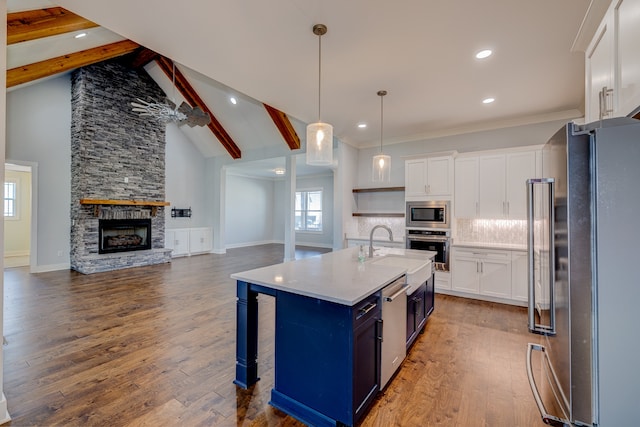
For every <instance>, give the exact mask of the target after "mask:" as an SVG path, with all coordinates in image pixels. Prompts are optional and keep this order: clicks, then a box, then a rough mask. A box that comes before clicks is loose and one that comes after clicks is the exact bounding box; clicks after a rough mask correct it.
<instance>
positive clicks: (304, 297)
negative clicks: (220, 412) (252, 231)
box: [231, 248, 435, 426]
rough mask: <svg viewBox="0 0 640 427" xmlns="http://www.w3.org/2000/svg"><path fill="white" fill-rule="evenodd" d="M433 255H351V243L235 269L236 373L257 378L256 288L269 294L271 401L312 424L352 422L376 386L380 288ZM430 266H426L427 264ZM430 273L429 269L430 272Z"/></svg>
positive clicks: (247, 380)
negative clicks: (406, 263) (407, 263)
mask: <svg viewBox="0 0 640 427" xmlns="http://www.w3.org/2000/svg"><path fill="white" fill-rule="evenodd" d="M434 255H435V253H433V252H427V251H417V250H410V249H396V248H381V249H379V250H377V251H376V256H374V257H373V258H372V259H367V260H366V261H365V262H359V261H358V248H348V249H343V250H339V251H335V252H331V253H327V254H324V255H321V256H316V257H311V258H306V259H302V260H297V261H290V262H285V263H282V264H277V265H272V266H268V267H264V268H259V269H255V270H250V271H245V272H241V273H235V274H233V275H232V276H231V277H232V278H234V279H236V280H237V296H238V300H237V340H236V379H235V381H234V383H235V384H236V385H238V386H240V387H243V388H248V387H250V386H252V385H253V384H255V383H256V382H257V381H258V380H259V378H258V362H257V343H258V300H257V296H258V294H259V293H262V294H267V295H271V296H273V297H275V304H276V319H275V381H274V388H273V389H272V391H271V401H270V402H269V403H270V404H271V405H272V406H274V407H276V408H278V409H281V410H282V411H284V412H286V413H288V414H290V415H291V416H293V417H295V418H297V419H299V420H300V421H302V422H304V423H306V424H309V425H314V426H335V425H349V426H351V425H354V424H355V423H357V422H358V421H359V420H360V419H361V418H362V416H363V415H364V414H365V413H366V411H367V409H368V408H369V406H370V404H371V403H372V402H373V400H374V398H375V396H376V394H377V393H378V391H379V390H380V341H381V338H382V328H383V325H382V320H381V305H382V301H381V290H382V289H383V288H384V287H385V286H387V285H389V284H391V283H393V282H394V281H396V280H397V279H399V278H402V277H403V276H405V275H407V274H408V273H411V271H408V270H409V269H408V268H406V267H403V266H401V264H402V263H401V262H393V263H389V262H380V261H381V260H382V259H383V258H387V257H395V258H398V259H400V258H411V259H421V260H424V263H425V265H426V264H427V263H430V260H431V259H432V258H433V256H434ZM429 271H431V270H429ZM430 274H431V273H430Z"/></svg>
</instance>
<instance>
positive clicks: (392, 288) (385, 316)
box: [380, 276, 409, 389]
mask: <svg viewBox="0 0 640 427" xmlns="http://www.w3.org/2000/svg"><path fill="white" fill-rule="evenodd" d="M408 286H409V285H407V278H406V276H402V277H401V278H399V279H397V280H396V281H394V282H393V283H391V284H389V285H387V286H386V287H385V288H384V289H383V290H382V356H381V362H380V365H381V366H380V389H383V388H384V386H385V385H386V384H387V382H389V380H390V379H391V377H392V376H393V374H394V373H395V372H396V370H397V369H398V368H399V367H400V364H401V363H402V361H403V360H404V358H405V356H406V355H407V346H406V344H407V341H406V339H407V334H406V327H407V292H406V290H407V287H408Z"/></svg>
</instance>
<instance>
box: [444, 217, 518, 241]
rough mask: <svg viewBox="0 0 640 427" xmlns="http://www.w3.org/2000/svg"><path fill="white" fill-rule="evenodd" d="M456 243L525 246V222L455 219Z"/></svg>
mask: <svg viewBox="0 0 640 427" xmlns="http://www.w3.org/2000/svg"><path fill="white" fill-rule="evenodd" d="M456 241H458V242H465V243H499V244H513V245H526V244H527V221H525V220H507V219H457V220H456Z"/></svg>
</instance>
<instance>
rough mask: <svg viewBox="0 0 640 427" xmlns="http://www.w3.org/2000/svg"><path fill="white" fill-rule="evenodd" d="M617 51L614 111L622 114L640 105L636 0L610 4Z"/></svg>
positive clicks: (639, 21)
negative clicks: (615, 103)
mask: <svg viewBox="0 0 640 427" xmlns="http://www.w3.org/2000/svg"><path fill="white" fill-rule="evenodd" d="M613 10H614V12H613V13H614V22H615V28H616V37H615V39H616V40H617V42H618V46H617V48H618V50H617V54H618V55H617V58H618V63H617V70H618V73H617V76H616V77H617V80H618V91H617V92H618V110H619V113H620V114H619V115H621V116H626V115H628V114H629V113H631V112H633V111H634V110H635V109H636V108H638V106H640V49H639V48H638V41H639V40H640V0H619V1H618V3H617V4H616V5H615V6H614V9H613Z"/></svg>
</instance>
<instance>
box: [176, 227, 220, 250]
mask: <svg viewBox="0 0 640 427" xmlns="http://www.w3.org/2000/svg"><path fill="white" fill-rule="evenodd" d="M212 239H213V234H212V232H211V228H210V227H197V228H173V229H167V230H165V237H164V240H165V246H166V247H167V248H168V249H172V250H173V252H172V253H171V256H172V257H179V256H187V255H195V254H200V253H207V252H211V250H212V249H213V240H212Z"/></svg>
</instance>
